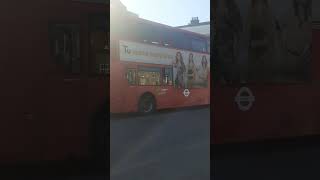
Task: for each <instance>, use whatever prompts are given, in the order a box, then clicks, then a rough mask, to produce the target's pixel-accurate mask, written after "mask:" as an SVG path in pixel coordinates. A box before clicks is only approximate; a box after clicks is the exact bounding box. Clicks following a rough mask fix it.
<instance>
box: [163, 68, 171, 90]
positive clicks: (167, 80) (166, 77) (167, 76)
mask: <svg viewBox="0 0 320 180" xmlns="http://www.w3.org/2000/svg"><path fill="white" fill-rule="evenodd" d="M172 71H173V70H172V67H165V68H164V73H163V81H162V82H163V85H169V86H172V79H173V73H172Z"/></svg>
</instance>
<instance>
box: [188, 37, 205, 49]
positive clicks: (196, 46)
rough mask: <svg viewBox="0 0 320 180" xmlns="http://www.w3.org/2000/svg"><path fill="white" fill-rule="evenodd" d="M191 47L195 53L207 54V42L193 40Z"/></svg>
mask: <svg viewBox="0 0 320 180" xmlns="http://www.w3.org/2000/svg"><path fill="white" fill-rule="evenodd" d="M191 46H192V50H193V51H197V52H207V44H206V41H205V40H198V39H192V40H191Z"/></svg>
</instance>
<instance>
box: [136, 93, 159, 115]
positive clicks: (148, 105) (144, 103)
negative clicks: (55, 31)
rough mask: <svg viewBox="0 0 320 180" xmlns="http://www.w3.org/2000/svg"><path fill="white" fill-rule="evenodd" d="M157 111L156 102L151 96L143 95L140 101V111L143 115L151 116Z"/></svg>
mask: <svg viewBox="0 0 320 180" xmlns="http://www.w3.org/2000/svg"><path fill="white" fill-rule="evenodd" d="M155 110H156V100H155V98H154V97H153V96H152V95H151V94H145V95H143V96H142V97H141V98H140V100H139V107H138V111H139V113H141V114H150V113H153V112H155Z"/></svg>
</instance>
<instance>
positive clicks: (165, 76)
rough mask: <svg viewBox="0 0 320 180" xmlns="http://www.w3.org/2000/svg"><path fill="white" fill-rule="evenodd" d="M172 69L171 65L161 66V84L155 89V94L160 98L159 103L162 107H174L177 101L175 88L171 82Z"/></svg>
mask: <svg viewBox="0 0 320 180" xmlns="http://www.w3.org/2000/svg"><path fill="white" fill-rule="evenodd" d="M173 83H174V82H173V69H172V66H165V67H163V68H162V84H161V86H160V88H159V89H158V91H157V96H159V97H160V98H158V99H159V101H161V104H162V105H163V106H164V107H175V106H176V104H177V101H176V100H175V97H176V95H175V89H174V84H173Z"/></svg>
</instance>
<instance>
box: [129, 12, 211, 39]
mask: <svg viewBox="0 0 320 180" xmlns="http://www.w3.org/2000/svg"><path fill="white" fill-rule="evenodd" d="M129 18H130V19H134V20H135V21H136V22H138V23H144V24H150V25H153V26H158V27H160V28H167V29H170V30H172V31H176V32H181V33H184V34H188V35H191V36H197V37H200V38H204V39H209V38H210V37H208V36H206V35H203V34H199V33H195V32H191V31H188V30H184V29H179V28H177V27H172V26H169V25H165V24H161V23H157V22H154V21H150V20H147V19H143V18H140V17H130V16H129Z"/></svg>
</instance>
